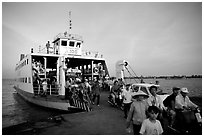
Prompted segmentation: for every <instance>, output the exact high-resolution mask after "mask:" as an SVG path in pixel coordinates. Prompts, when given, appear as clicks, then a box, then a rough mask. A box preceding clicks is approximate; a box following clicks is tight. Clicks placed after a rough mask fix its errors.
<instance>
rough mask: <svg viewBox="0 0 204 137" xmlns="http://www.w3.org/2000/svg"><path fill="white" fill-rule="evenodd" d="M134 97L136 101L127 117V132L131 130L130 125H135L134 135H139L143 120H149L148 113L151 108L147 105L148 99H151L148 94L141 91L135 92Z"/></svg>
mask: <svg viewBox="0 0 204 137" xmlns="http://www.w3.org/2000/svg"><path fill="white" fill-rule="evenodd" d="M132 97H133V98H135V100H134V101H133V102H132V104H131V106H130V110H129V113H128V117H127V125H126V126H127V127H126V128H127V130H128V131H129V129H130V123H131V121H132V123H133V133H134V134H135V135H139V134H140V133H139V131H140V128H141V125H142V122H143V120H145V119H146V118H147V116H146V111H147V109H148V107H149V105H148V103H147V100H146V99H147V98H148V97H149V96H148V95H147V94H146V93H144V92H143V91H141V90H139V91H138V92H134V93H133V94H132Z"/></svg>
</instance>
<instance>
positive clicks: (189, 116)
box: [175, 88, 198, 131]
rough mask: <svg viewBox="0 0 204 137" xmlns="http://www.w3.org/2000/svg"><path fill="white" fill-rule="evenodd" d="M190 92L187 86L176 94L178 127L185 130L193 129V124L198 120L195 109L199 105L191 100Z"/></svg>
mask: <svg viewBox="0 0 204 137" xmlns="http://www.w3.org/2000/svg"><path fill="white" fill-rule="evenodd" d="M188 93H189V91H188V89H187V88H181V91H180V94H178V95H177V96H176V101H175V110H176V123H177V124H176V127H178V128H179V129H181V130H185V131H190V130H191V129H192V125H194V123H195V121H196V117H195V113H194V111H195V110H197V109H198V106H197V105H196V104H194V103H193V102H191V100H190V99H189V97H188V96H187V94H188Z"/></svg>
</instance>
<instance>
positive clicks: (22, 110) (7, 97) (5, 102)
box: [2, 78, 202, 128]
mask: <svg viewBox="0 0 204 137" xmlns="http://www.w3.org/2000/svg"><path fill="white" fill-rule="evenodd" d="M157 80H159V81H160V85H161V88H162V89H163V91H164V92H167V93H170V92H171V89H172V87H173V86H178V87H187V88H188V89H189V91H190V93H189V96H196V97H199V96H200V97H201V96H202V79H201V78H196V79H174V80H165V79H157ZM137 81H138V80H137ZM144 81H145V82H146V83H150V82H153V83H154V82H155V80H154V79H144ZM14 82H15V81H14V80H8V79H3V80H2V127H3V128H4V127H8V126H12V125H17V124H20V123H23V122H26V121H31V122H32V121H38V120H41V119H45V118H48V117H50V116H54V115H58V114H61V113H62V112H58V111H52V110H48V109H45V108H42V107H38V106H35V105H32V104H30V103H28V102H26V101H24V100H23V99H22V98H21V97H20V96H19V95H18V94H17V93H16V92H15V90H14V89H13V85H14ZM126 82H127V83H132V82H134V81H133V80H126Z"/></svg>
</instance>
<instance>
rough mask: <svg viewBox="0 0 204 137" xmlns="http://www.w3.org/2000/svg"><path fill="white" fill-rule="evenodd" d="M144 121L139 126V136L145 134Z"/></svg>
mask: <svg viewBox="0 0 204 137" xmlns="http://www.w3.org/2000/svg"><path fill="white" fill-rule="evenodd" d="M146 125H147V124H146V120H144V121H143V122H142V126H141V128H140V132H139V133H140V134H141V135H144V133H145V129H146Z"/></svg>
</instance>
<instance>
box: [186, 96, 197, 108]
mask: <svg viewBox="0 0 204 137" xmlns="http://www.w3.org/2000/svg"><path fill="white" fill-rule="evenodd" d="M186 101H187V105H188V107H190V108H197V107H198V106H197V105H196V104H194V103H193V102H192V101H191V100H190V99H189V97H188V96H186Z"/></svg>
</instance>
